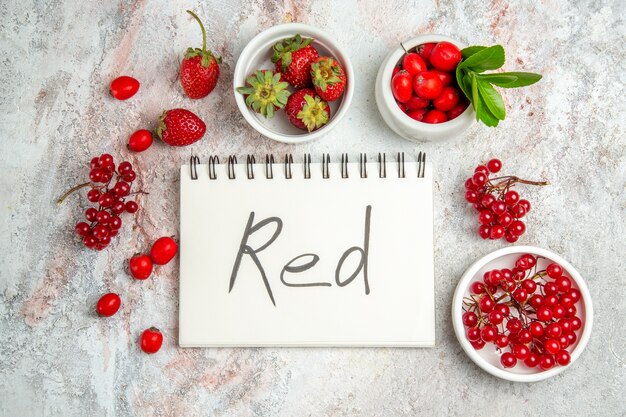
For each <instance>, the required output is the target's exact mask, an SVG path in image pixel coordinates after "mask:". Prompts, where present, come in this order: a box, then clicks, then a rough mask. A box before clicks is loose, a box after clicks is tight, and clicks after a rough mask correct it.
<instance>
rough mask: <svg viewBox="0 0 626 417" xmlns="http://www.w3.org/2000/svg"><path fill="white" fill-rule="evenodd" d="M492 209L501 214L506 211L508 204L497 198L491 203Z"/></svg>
mask: <svg viewBox="0 0 626 417" xmlns="http://www.w3.org/2000/svg"><path fill="white" fill-rule="evenodd" d="M491 211H493V212H494V214H496V215H498V216H499V215H501V214H503V213H504V212H506V204H504V201H502V200H496V202H495V203H493V204H492V205H491Z"/></svg>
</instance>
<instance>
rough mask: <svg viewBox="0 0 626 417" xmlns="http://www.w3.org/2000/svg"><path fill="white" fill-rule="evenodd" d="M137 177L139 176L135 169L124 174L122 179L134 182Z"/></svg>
mask: <svg viewBox="0 0 626 417" xmlns="http://www.w3.org/2000/svg"><path fill="white" fill-rule="evenodd" d="M135 178H137V174H135V171H130V172H128V173H126V174H124V175H122V179H123V180H124V181H126V182H133V181H135Z"/></svg>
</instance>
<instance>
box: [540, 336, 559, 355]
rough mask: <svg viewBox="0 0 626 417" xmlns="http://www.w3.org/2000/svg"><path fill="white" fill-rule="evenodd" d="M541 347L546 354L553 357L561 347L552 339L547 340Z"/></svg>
mask: <svg viewBox="0 0 626 417" xmlns="http://www.w3.org/2000/svg"><path fill="white" fill-rule="evenodd" d="M543 347H544V349H545V350H546V351H547V352H548V353H551V354H553V355H554V354H555V353H557V352H558V351H559V350H560V349H561V345H559V342H557V341H556V340H554V339H547V340H546V341H545V342H544V343H543Z"/></svg>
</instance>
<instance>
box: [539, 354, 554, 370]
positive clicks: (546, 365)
mask: <svg viewBox="0 0 626 417" xmlns="http://www.w3.org/2000/svg"><path fill="white" fill-rule="evenodd" d="M553 366H554V357H553V356H552V355H541V356H540V357H539V367H540V368H541V369H543V370H544V371H547V370H548V369H550V368H552V367H553Z"/></svg>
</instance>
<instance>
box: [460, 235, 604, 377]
mask: <svg viewBox="0 0 626 417" xmlns="http://www.w3.org/2000/svg"><path fill="white" fill-rule="evenodd" d="M452 322H453V326H454V331H455V333H456V336H457V339H458V340H459V343H460V344H461V346H462V347H463V350H464V351H465V353H467V355H468V356H469V357H470V359H472V360H473V361H474V362H475V363H476V364H477V365H478V366H479V367H481V368H482V369H483V370H485V371H487V372H489V373H490V374H492V375H494V376H497V377H499V378H503V379H507V380H510V381H516V382H534V381H540V380H543V379H546V378H549V377H551V376H554V375H556V374H558V373H560V372H562V371H563V370H565V369H566V368H567V367H569V366H570V365H571V364H572V363H573V362H574V361H575V360H576V359H577V358H578V357H579V356H580V354H581V353H582V351H583V350H584V349H585V346H586V345H587V342H588V341H589V337H590V335H591V328H592V324H593V307H592V303H591V296H590V294H589V289H588V288H587V285H586V284H585V281H584V280H583V279H582V277H581V276H580V274H579V273H578V271H577V270H576V269H575V268H574V267H573V266H572V265H571V264H570V263H569V262H567V261H566V260H565V259H563V258H562V257H560V256H559V255H557V254H555V253H553V252H551V251H548V250H545V249H541V248H537V247H532V246H514V247H508V248H503V249H500V250H497V251H495V252H492V253H490V254H489V255H487V256H485V257H483V258H481V259H480V260H478V261H477V262H476V263H474V264H473V265H472V266H470V267H469V268H468V269H467V271H466V272H465V274H464V275H463V276H462V278H461V280H460V281H459V283H458V285H457V288H456V291H455V294H454V299H453V302H452Z"/></svg>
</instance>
